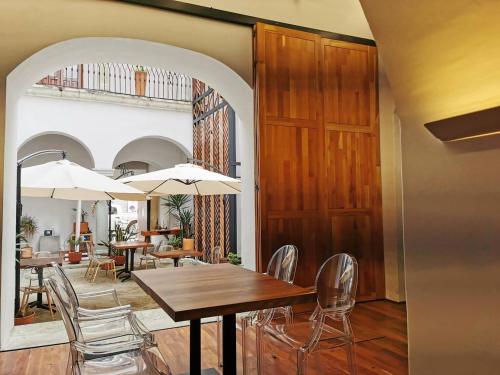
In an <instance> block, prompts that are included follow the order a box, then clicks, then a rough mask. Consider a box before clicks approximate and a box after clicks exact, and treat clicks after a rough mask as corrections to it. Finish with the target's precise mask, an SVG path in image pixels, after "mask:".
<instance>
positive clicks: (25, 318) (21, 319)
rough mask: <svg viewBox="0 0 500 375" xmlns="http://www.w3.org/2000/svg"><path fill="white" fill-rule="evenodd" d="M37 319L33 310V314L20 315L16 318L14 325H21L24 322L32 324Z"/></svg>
mask: <svg viewBox="0 0 500 375" xmlns="http://www.w3.org/2000/svg"><path fill="white" fill-rule="evenodd" d="M34 321H35V312H34V311H32V312H31V314H28V315H26V316H19V317H17V316H16V318H15V319H14V325H16V326H20V325H23V324H31V323H33V322H34Z"/></svg>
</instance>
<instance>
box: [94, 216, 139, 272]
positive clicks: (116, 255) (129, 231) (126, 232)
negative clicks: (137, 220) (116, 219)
mask: <svg viewBox="0 0 500 375" xmlns="http://www.w3.org/2000/svg"><path fill="white" fill-rule="evenodd" d="M134 228H135V227H134V225H127V227H126V228H125V229H123V227H122V226H121V225H120V224H119V223H115V228H114V229H112V230H111V238H112V239H113V240H114V241H117V242H121V241H128V240H130V239H131V238H132V237H134V236H135V235H136V234H137V232H135V231H134ZM99 245H102V246H106V247H107V248H111V246H110V244H109V242H107V241H101V242H99ZM111 258H112V259H114V260H115V265H116V266H123V265H124V264H125V255H123V250H113V255H111Z"/></svg>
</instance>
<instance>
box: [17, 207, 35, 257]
mask: <svg viewBox="0 0 500 375" xmlns="http://www.w3.org/2000/svg"><path fill="white" fill-rule="evenodd" d="M36 232H38V224H37V222H36V220H35V218H34V217H33V216H28V215H23V216H22V217H21V236H20V237H19V238H18V239H19V240H20V241H21V258H31V257H32V256H33V247H32V246H31V245H30V244H29V243H30V242H31V240H32V239H33V236H34V235H35V234H36Z"/></svg>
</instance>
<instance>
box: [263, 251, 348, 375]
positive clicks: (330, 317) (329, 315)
mask: <svg viewBox="0 0 500 375" xmlns="http://www.w3.org/2000/svg"><path fill="white" fill-rule="evenodd" d="M357 283H358V264H357V262H356V259H355V258H354V257H353V256H351V255H349V254H345V253H342V254H336V255H334V256H332V257H330V258H329V259H327V260H326V262H324V263H323V265H322V266H321V268H320V269H319V271H318V273H317V275H316V283H315V285H316V292H317V306H316V309H315V310H314V312H313V314H312V315H311V317H310V318H309V321H307V322H294V323H285V324H280V325H271V324H269V322H270V321H271V320H272V319H273V311H272V310H269V311H267V312H266V314H265V317H264V318H263V319H262V320H261V321H259V322H257V337H258V339H257V345H258V355H257V371H258V373H259V374H261V373H262V367H263V366H262V361H263V359H264V357H263V355H264V344H265V343H264V340H263V339H264V338H265V335H270V336H272V337H274V338H275V339H277V340H279V341H281V342H282V343H284V344H286V345H288V346H289V347H290V348H292V349H294V350H296V353H297V374H299V375H304V374H306V371H307V360H308V357H309V355H310V354H312V353H313V352H315V351H317V350H321V349H327V348H328V349H331V348H335V347H338V346H344V348H345V350H346V354H347V365H348V369H349V373H350V374H351V375H355V374H356V363H355V362H356V361H355V352H354V334H353V332H352V327H351V323H350V321H349V314H350V313H351V311H352V309H353V308H354V304H355V297H356V288H357ZM330 322H332V323H334V322H340V323H341V324H342V330H341V329H336V328H334V327H333V326H332V325H330V324H328V323H330ZM332 344H334V345H333V346H332ZM335 344H336V345H335Z"/></svg>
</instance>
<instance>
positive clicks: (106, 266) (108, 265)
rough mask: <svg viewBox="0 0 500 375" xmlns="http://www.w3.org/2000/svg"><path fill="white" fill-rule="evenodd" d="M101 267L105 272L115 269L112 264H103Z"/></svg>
mask: <svg viewBox="0 0 500 375" xmlns="http://www.w3.org/2000/svg"><path fill="white" fill-rule="evenodd" d="M100 267H101V270H103V271H110V270H112V269H113V265H112V264H111V263H106V264H101V265H100Z"/></svg>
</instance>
